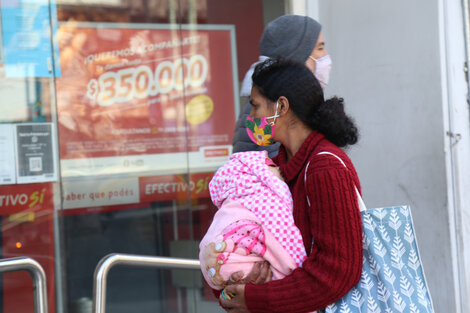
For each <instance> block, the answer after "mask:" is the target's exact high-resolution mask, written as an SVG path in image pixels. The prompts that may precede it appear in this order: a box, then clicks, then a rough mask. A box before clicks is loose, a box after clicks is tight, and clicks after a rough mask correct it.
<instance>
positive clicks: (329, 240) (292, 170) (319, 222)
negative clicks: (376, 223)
mask: <svg viewBox="0 0 470 313" xmlns="http://www.w3.org/2000/svg"><path fill="white" fill-rule="evenodd" d="M322 151H328V152H331V153H334V154H336V155H337V156H339V157H340V158H341V159H342V160H343V162H344V163H345V164H346V166H347V168H345V167H344V166H343V165H342V164H341V162H340V161H339V160H338V159H336V158H335V157H334V156H332V155H328V154H323V155H317V154H318V153H319V152H322ZM309 160H311V161H310V165H309V167H308V171H307V185H305V184H304V172H305V167H306V165H307V163H308V161H309ZM274 161H275V162H276V163H277V164H278V165H279V166H280V169H281V171H282V174H283V176H284V178H285V179H286V183H287V184H288V185H289V188H290V190H291V192H292V196H293V198H294V220H295V224H296V225H297V227H298V228H299V229H300V232H301V233H302V237H303V240H304V245H305V249H306V251H307V253H308V252H310V253H309V256H308V258H307V260H305V262H304V263H303V265H302V267H301V268H297V269H296V270H294V271H293V272H292V274H291V275H289V276H287V277H285V278H283V279H281V280H276V281H271V282H269V283H267V284H262V285H253V284H247V285H246V288H245V297H246V303H247V306H248V309H249V310H250V312H252V313H258V312H311V311H314V310H319V309H323V308H325V307H326V306H328V305H329V304H331V303H333V302H335V301H336V300H338V299H340V298H341V297H342V296H343V295H345V294H346V293H347V292H348V291H349V290H350V289H351V288H352V287H353V286H355V285H356V284H357V283H358V281H359V279H360V276H361V269H362V223H361V216H360V212H359V207H358V202H357V196H356V192H355V189H354V186H357V188H358V189H359V191H360V184H359V179H358V177H357V174H356V171H355V169H354V166H353V165H352V163H351V161H350V159H349V158H348V157H347V156H346V154H345V153H344V152H343V151H342V150H341V149H340V148H338V147H337V146H335V145H334V144H332V143H331V142H330V141H328V140H327V139H325V137H324V136H323V135H322V134H320V133H318V132H315V131H314V132H312V134H310V135H309V137H308V138H307V139H306V140H305V142H304V143H303V144H302V146H301V147H300V149H299V151H298V152H297V153H296V154H295V155H294V156H293V157H292V158H291V159H290V160H289V161H287V157H286V151H285V149H284V148H283V147H282V146H281V148H280V150H279V155H278V156H277V157H276V158H275V159H274ZM307 195H308V197H309V200H310V206H308V203H307V199H306V196H307ZM312 237H313V238H314V242H313V245H312Z"/></svg>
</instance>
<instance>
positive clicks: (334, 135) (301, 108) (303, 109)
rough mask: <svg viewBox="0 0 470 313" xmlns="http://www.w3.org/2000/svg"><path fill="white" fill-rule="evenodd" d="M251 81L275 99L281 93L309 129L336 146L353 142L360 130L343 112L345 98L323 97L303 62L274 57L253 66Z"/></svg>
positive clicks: (317, 84)
mask: <svg viewBox="0 0 470 313" xmlns="http://www.w3.org/2000/svg"><path fill="white" fill-rule="evenodd" d="M252 79H253V85H254V86H255V87H256V88H257V89H258V91H259V92H260V93H261V95H263V96H264V97H266V98H267V99H269V100H271V101H273V102H275V101H277V100H278V99H279V97H281V96H284V97H286V98H287V99H288V100H289V105H290V108H291V109H292V111H293V112H294V114H295V115H296V116H297V117H298V118H299V119H300V120H301V121H302V122H303V123H305V124H306V125H307V126H309V127H310V128H311V129H314V130H317V131H319V132H320V133H322V134H323V135H325V137H326V138H327V139H328V140H330V141H331V142H332V143H334V144H335V145H337V146H338V147H346V146H348V145H353V144H355V143H356V142H357V140H358V138H359V132H358V129H357V127H356V126H355V125H354V122H353V120H352V119H351V118H350V117H348V116H347V115H346V113H345V112H344V100H343V99H342V98H338V97H333V98H331V99H328V100H326V101H325V100H324V96H323V89H322V87H321V85H320V83H319V82H318V80H317V79H316V78H315V76H314V75H313V73H312V72H311V71H310V69H308V68H307V67H306V66H305V64H303V63H298V62H295V61H291V60H287V59H282V58H276V59H267V60H265V61H264V62H261V63H260V64H258V65H257V66H256V67H255V70H254V72H253V76H252Z"/></svg>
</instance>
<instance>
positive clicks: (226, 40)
mask: <svg viewBox="0 0 470 313" xmlns="http://www.w3.org/2000/svg"><path fill="white" fill-rule="evenodd" d="M126 27H128V28H126ZM141 27H144V28H141ZM146 27H151V26H150V25H144V26H139V25H127V26H125V25H124V26H123V25H120V26H116V25H110V24H79V25H78V26H77V24H67V23H65V24H61V25H60V27H59V42H60V46H59V48H60V62H61V70H62V76H61V77H60V78H58V79H57V85H56V86H57V106H58V131H59V135H60V136H59V138H60V155H61V171H62V175H63V176H64V177H69V176H82V175H99V174H114V173H123V172H140V171H145V172H149V171H155V172H157V174H159V175H160V174H165V173H174V172H178V171H180V172H184V171H187V170H188V168H189V170H194V171H199V172H202V171H203V169H207V168H211V169H213V168H216V167H217V166H219V165H220V164H222V162H224V161H226V160H227V159H228V157H229V155H230V153H231V143H232V135H233V131H234V129H235V108H236V107H237V105H238V95H237V93H235V90H238V86H237V84H238V78H237V66H236V55H235V51H236V49H235V46H234V45H235V40H234V27H233V26H229V25H213V26H211V25H205V27H204V28H202V29H186V28H184V27H183V29H182V30H181V29H179V28H175V27H174V28H171V27H170V26H166V27H163V28H146ZM161 27H162V26H161Z"/></svg>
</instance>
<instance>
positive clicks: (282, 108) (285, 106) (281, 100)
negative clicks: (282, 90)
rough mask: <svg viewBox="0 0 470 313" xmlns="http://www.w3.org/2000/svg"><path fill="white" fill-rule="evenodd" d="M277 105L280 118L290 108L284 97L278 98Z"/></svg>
mask: <svg viewBox="0 0 470 313" xmlns="http://www.w3.org/2000/svg"><path fill="white" fill-rule="evenodd" d="M278 103H279V108H278V110H279V113H278V114H279V115H281V116H282V115H284V114H286V113H287V112H288V111H289V108H290V104H289V100H288V99H287V98H286V97H284V96H280V97H279V100H278Z"/></svg>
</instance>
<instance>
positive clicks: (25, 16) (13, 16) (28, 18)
mask: <svg viewBox="0 0 470 313" xmlns="http://www.w3.org/2000/svg"><path fill="white" fill-rule="evenodd" d="M49 2H50V7H49ZM1 19H2V27H1V30H2V37H3V38H2V39H3V49H4V51H3V52H4V58H5V60H4V62H5V72H6V76H7V77H53V76H54V73H55V76H60V67H59V62H56V61H55V60H58V58H59V50H58V44H57V42H53V41H54V40H56V39H57V36H56V34H57V8H56V4H55V1H54V0H52V1H50V0H35V1H27V0H3V1H2V3H1ZM51 23H52V24H51ZM51 30H52V31H51ZM53 47H54V49H53Z"/></svg>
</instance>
